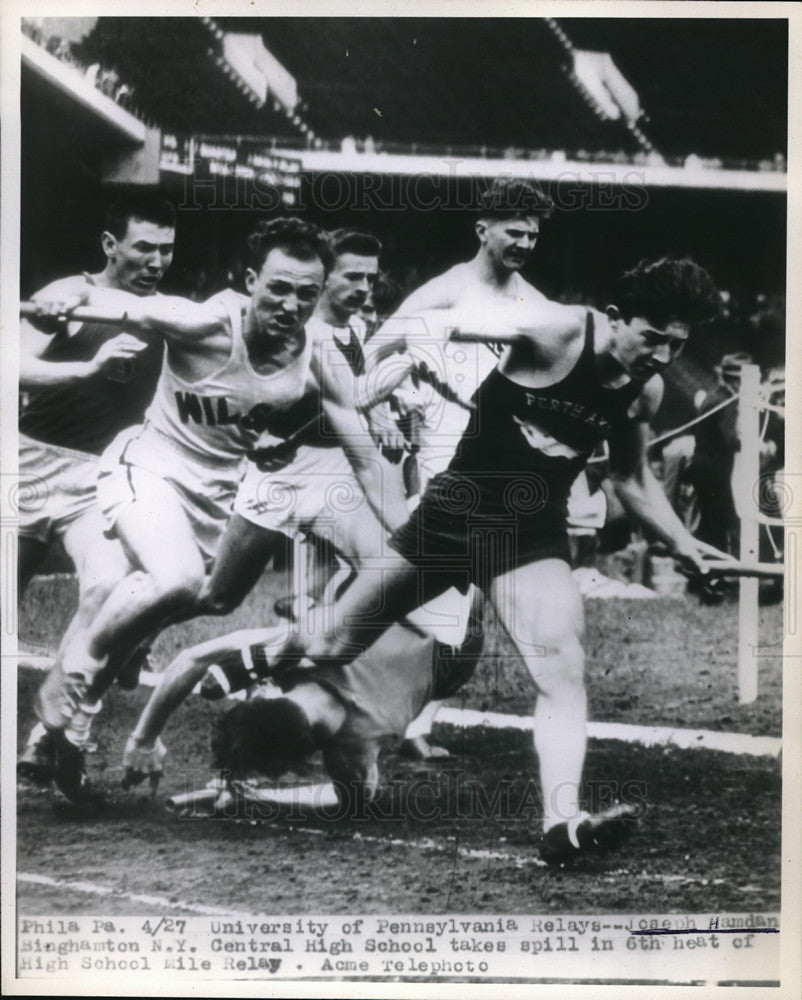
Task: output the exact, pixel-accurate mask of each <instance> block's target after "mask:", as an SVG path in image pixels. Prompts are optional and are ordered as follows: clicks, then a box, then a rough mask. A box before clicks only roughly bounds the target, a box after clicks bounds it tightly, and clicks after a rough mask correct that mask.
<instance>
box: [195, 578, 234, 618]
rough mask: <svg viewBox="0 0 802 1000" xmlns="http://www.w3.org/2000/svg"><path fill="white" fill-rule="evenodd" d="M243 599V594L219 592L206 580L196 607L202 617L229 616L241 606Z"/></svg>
mask: <svg viewBox="0 0 802 1000" xmlns="http://www.w3.org/2000/svg"><path fill="white" fill-rule="evenodd" d="M243 597H244V595H243V594H235V593H233V592H232V591H227V590H219V589H217V588H215V587H214V586H213V584H212V582H211V581H210V580H208V579H207V580H206V581H205V582H204V584H203V586H202V587H201V590H200V594H199V595H198V607H199V610H200V613H201V614H204V615H220V616H223V615H230V614H231V612H232V611H236V610H237V608H238V607H239V606H240V604H242V601H243Z"/></svg>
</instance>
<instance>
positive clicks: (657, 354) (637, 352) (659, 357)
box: [608, 307, 690, 382]
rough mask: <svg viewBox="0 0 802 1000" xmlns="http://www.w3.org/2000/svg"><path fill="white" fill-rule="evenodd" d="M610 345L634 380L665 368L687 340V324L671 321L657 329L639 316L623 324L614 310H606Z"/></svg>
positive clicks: (614, 354)
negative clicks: (611, 341) (611, 340)
mask: <svg viewBox="0 0 802 1000" xmlns="http://www.w3.org/2000/svg"><path fill="white" fill-rule="evenodd" d="M608 317H609V319H610V326H611V329H612V331H613V337H614V344H613V350H612V354H613V356H614V357H615V358H616V359H617V360H618V362H619V363H620V364H621V365H623V367H624V369H625V371H626V372H627V373H628V374H629V375H630V376H631V377H632V378H633V379H636V380H638V381H642V382H645V381H647V380H648V379H650V378H651V377H652V375H655V374H657V373H658V372H661V371H662V370H663V369H664V368H667V367H668V366H669V365H670V364H671V362H672V361H673V360H674V358H676V356H677V355H678V354H679V352H680V351H681V350H682V348H683V347H684V345H685V341H686V340H687V339H688V333H689V332H690V331H689V327H688V324H687V323H682V322H680V321H679V320H672V322H670V323H668V324H667V325H666V326H664V327H658V326H656V325H655V324H653V323H651V322H650V321H649V320H648V319H646V318H645V317H643V316H633V317H632V319H631V320H630V321H629V322H628V323H626V322H625V321H624V318H623V316H621V315H620V313H619V312H618V310H617V309H615V307H611V308H610V309H609V310H608Z"/></svg>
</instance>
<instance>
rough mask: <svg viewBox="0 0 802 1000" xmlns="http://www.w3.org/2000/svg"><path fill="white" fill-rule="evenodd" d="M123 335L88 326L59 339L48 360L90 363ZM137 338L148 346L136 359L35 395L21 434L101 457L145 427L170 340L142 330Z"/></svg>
mask: <svg viewBox="0 0 802 1000" xmlns="http://www.w3.org/2000/svg"><path fill="white" fill-rule="evenodd" d="M119 332H120V331H119V330H116V329H114V328H113V327H110V326H107V325H105V324H99V323H86V324H84V325H83V326H82V327H81V328H80V329H79V330H78V332H77V333H76V334H74V335H73V336H71V337H69V336H67V334H66V333H59V334H56V336H54V337H53V339H52V340H51V342H50V343H49V344H48V346H47V348H46V350H45V352H44V353H43V355H42V358H43V360H45V361H57V362H65V361H90V360H91V359H92V358H93V357H94V356H95V354H97V352H98V350H99V349H100V348H101V347H102V345H103V344H105V343H106V341H107V340H111V339H112V338H113V337H116V336H117V335H118V333H119ZM135 336H136V337H137V339H138V340H143V341H145V343H146V344H147V345H148V346H147V347H146V348H145V349H144V350H142V351H140V352H139V354H137V355H136V356H135V357H133V358H130V359H125V360H122V359H121V360H119V361H113V362H112V363H111V364H110V365H107V366H106V369H105V370H104V371H102V372H98V373H96V374H94V375H90V376H89V377H88V378H85V379H81V380H80V381H76V382H73V383H71V384H65V385H54V386H45V387H43V388H39V389H32V390H30V392H29V393H28V404H27V406H26V407H25V409H24V412H23V413H22V415H21V417H20V422H19V428H20V431H21V432H22V433H23V434H27V435H28V437H32V438H35V439H36V440H37V441H42V442H44V443H45V444H53V445H58V446H59V447H62V448H71V449H73V450H75V451H83V452H88V453H90V454H93V455H100V454H102V452H103V451H104V450H105V449H106V447H107V446H108V445H109V444H110V443H111V442H112V441H113V440H114V438H115V437H116V436H117V435H118V434H119V433H120V431H122V430H125V428H126V427H131V426H133V425H134V424H141V423H142V421H143V419H144V415H145V410H146V409H147V408H148V406H149V404H150V401H151V400H152V399H153V394H154V392H155V390H156V383H157V382H158V380H159V374H160V372H161V364H162V354H163V351H164V341H163V339H162V338H161V337H160V336H159V335H157V334H152V333H142V332H140V331H137V332H136V334H135Z"/></svg>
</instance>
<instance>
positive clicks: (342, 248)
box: [329, 229, 382, 257]
mask: <svg viewBox="0 0 802 1000" xmlns="http://www.w3.org/2000/svg"><path fill="white" fill-rule="evenodd" d="M329 243H330V244H331V249H332V251H333V253H334V256H335V257H339V256H341V255H342V254H344V253H354V254H357V255H358V256H360V257H378V256H379V254H380V253H381V252H382V245H381V242H380V241H379V240H378V239H377V238H376V237H375V236H373V234H372V233H364V232H362V231H361V230H360V229H333V230H332V231H331V232H330V233H329Z"/></svg>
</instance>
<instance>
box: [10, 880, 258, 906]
mask: <svg viewBox="0 0 802 1000" xmlns="http://www.w3.org/2000/svg"><path fill="white" fill-rule="evenodd" d="M17 881H18V882H25V883H26V884H28V885H41V886H45V887H46V888H48V889H64V890H66V891H68V892H83V893H86V894H87V895H90V896H106V897H114V898H115V899H121V900H123V899H124V900H126V901H129V902H132V903H143V904H145V905H146V906H163V907H165V908H166V909H168V910H189V911H190V912H192V913H197V914H198V915H199V916H202V917H245V916H262V915H263V914H245V913H236V912H235V911H233V910H226V909H223V908H222V907H219V906H204V905H203V904H202V903H185V902H183V901H182V900H180V899H175V898H172V899H168V898H167V897H166V896H152V895H145V894H142V893H136V892H125V891H124V890H122V889H115V888H113V887H112V886H108V885H98V884H97V883H96V882H69V881H67V880H66V879H60V878H50V876H49V875H36V874H33V873H31V872H18V873H17Z"/></svg>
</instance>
